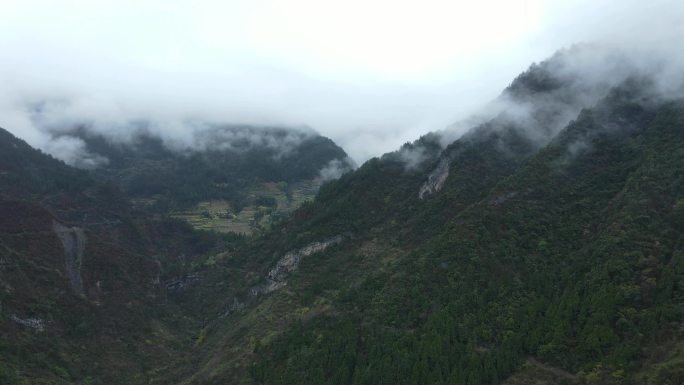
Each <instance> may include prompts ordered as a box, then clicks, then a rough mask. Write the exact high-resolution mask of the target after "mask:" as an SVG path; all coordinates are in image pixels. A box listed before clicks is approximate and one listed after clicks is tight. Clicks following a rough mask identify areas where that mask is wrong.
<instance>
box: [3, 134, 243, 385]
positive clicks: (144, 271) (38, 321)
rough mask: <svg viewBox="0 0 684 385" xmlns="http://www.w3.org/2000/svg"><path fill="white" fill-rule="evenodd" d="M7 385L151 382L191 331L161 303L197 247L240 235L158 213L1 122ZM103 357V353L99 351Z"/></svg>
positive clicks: (222, 242)
mask: <svg viewBox="0 0 684 385" xmlns="http://www.w3.org/2000/svg"><path fill="white" fill-rule="evenodd" d="M0 154H1V155H0V157H1V160H0V312H1V314H2V316H1V317H0V325H1V326H0V333H1V334H2V343H0V357H2V359H0V383H3V384H22V383H31V384H33V383H41V384H48V383H65V382H67V381H69V379H78V381H79V383H88V382H89V381H91V380H90V379H92V378H97V382H96V383H121V382H140V381H143V380H142V379H141V378H145V377H141V375H140V373H145V371H146V370H148V365H149V362H151V361H155V362H156V361H159V360H162V359H163V358H164V357H166V356H168V355H170V354H173V349H171V346H172V345H167V346H164V347H156V346H153V347H150V346H148V345H146V344H145V338H147V336H148V334H149V333H162V332H163V333H165V334H164V335H165V338H167V340H168V341H169V342H175V343H179V342H178V341H182V340H183V338H187V336H185V335H184V334H183V333H181V332H180V331H182V330H184V329H182V328H172V327H169V326H167V325H168V324H169V323H171V324H184V323H189V324H193V323H192V322H194V321H192V320H191V319H190V318H189V317H187V316H184V315H183V313H182V312H181V311H173V310H171V308H170V307H168V306H166V307H162V305H163V304H165V303H167V302H168V297H169V296H172V295H173V291H174V290H176V288H175V287H174V283H175V282H181V283H186V281H187V283H188V284H191V281H192V279H191V278H192V277H193V276H192V275H190V276H188V274H187V271H188V269H189V266H190V264H191V263H192V261H193V258H195V257H196V256H198V255H201V254H202V253H207V252H210V251H211V250H213V249H215V248H217V247H222V248H225V247H226V246H228V245H230V244H234V243H239V242H240V241H241V239H240V238H235V237H233V238H231V237H228V236H218V235H216V234H212V233H206V232H194V231H193V230H192V229H191V228H190V227H189V226H188V225H186V224H184V223H183V222H180V221H178V220H173V219H160V220H149V219H147V217H148V216H147V215H146V213H144V212H140V211H137V210H135V209H134V208H132V207H131V206H130V205H129V203H128V198H127V197H126V195H125V194H124V193H123V192H122V191H120V190H119V189H118V188H117V187H116V186H115V185H112V184H109V183H104V182H100V181H98V180H96V179H94V178H92V177H91V175H90V174H89V173H88V172H86V171H83V170H79V169H75V168H73V167H70V166H67V165H66V164H64V163H63V162H61V161H58V160H56V159H54V158H52V157H50V156H48V155H46V154H43V153H41V152H40V151H38V150H35V149H33V148H31V147H30V146H29V145H27V144H26V143H25V142H24V141H22V140H20V139H18V138H16V137H14V136H12V135H11V134H10V133H9V132H7V131H5V130H2V129H0ZM96 357H97V358H96Z"/></svg>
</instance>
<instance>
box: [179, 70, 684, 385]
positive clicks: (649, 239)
mask: <svg viewBox="0 0 684 385" xmlns="http://www.w3.org/2000/svg"><path fill="white" fill-rule="evenodd" d="M542 68H543V66H542ZM531 71H540V69H539V67H533V69H531ZM542 71H543V69H542ZM527 76H529V74H528V75H527ZM524 77H525V76H523V77H522V78H524ZM518 81H525V80H520V79H519V80H518ZM560 87H562V85H560ZM651 89H652V83H651V81H650V80H649V79H648V78H644V77H641V76H634V77H629V78H625V79H624V80H622V81H620V82H619V84H617V85H615V86H612V87H609V88H608V89H606V93H605V95H604V97H603V98H601V99H599V100H597V102H596V103H595V104H593V105H590V106H586V108H584V109H581V112H580V109H578V115H577V116H576V118H575V119H574V120H572V121H571V122H569V124H567V125H566V126H564V127H563V128H562V129H561V128H558V129H553V128H549V130H548V134H544V135H542V136H541V137H539V136H537V137H534V136H530V135H527V134H526V133H527V130H528V129H529V126H526V125H525V124H522V123H521V121H519V120H514V119H507V118H506V117H505V116H499V117H497V118H495V119H493V120H492V121H490V122H488V123H485V124H484V125H482V126H479V127H477V128H475V129H474V130H473V131H471V132H470V133H469V134H467V135H465V136H464V137H463V138H461V139H460V140H458V141H456V142H454V143H453V144H452V145H450V146H449V147H448V148H447V149H445V150H444V151H443V152H442V153H441V155H439V156H433V157H432V158H428V159H427V160H426V162H425V164H423V165H421V166H420V167H417V168H407V167H406V164H405V163H403V162H401V160H400V158H401V156H400V155H399V154H395V155H388V156H386V157H383V158H382V159H373V160H371V161H369V162H367V163H366V164H364V165H363V166H362V167H361V168H360V169H358V170H357V171H355V172H353V173H351V174H347V175H346V176H343V177H342V178H341V179H340V180H338V181H335V182H332V183H330V184H327V185H325V186H323V188H322V189H321V191H320V192H319V194H318V196H317V198H316V200H315V201H314V202H313V203H312V204H309V205H305V206H304V207H303V208H301V209H300V210H298V211H297V212H296V213H295V215H294V216H293V218H292V219H291V220H290V221H289V223H288V224H286V225H285V226H284V227H283V228H282V229H281V230H280V231H277V232H273V233H271V234H268V235H266V236H265V237H263V238H262V239H259V240H255V241H254V242H253V243H252V244H251V245H250V247H249V249H245V250H238V251H237V252H236V253H234V254H231V255H229V256H226V257H225V258H224V259H221V260H219V261H218V262H217V263H216V264H215V265H213V266H212V270H213V273H212V279H210V280H208V281H207V283H209V282H213V283H214V284H213V286H204V287H201V288H198V296H200V297H201V298H207V299H204V300H203V303H202V305H201V306H202V307H204V308H206V309H211V310H210V311H211V312H214V313H216V314H221V311H220V309H221V308H225V309H228V310H231V309H232V310H231V311H227V312H225V313H223V316H222V317H216V318H214V320H212V321H211V322H210V323H209V324H208V325H207V327H206V328H205V329H203V338H202V345H201V346H199V347H197V349H196V350H195V352H193V353H191V355H192V358H189V357H188V358H187V359H188V360H192V362H193V366H192V368H191V369H187V368H183V369H181V372H182V373H184V374H185V375H187V376H189V377H188V380H187V382H188V383H220V382H221V381H226V380H229V381H234V382H244V383H252V382H253V383H268V384H271V383H274V384H301V383H311V384H321V383H331V384H333V383H334V384H350V383H351V384H377V383H388V384H398V383H407V384H447V383H449V384H461V383H462V384H496V383H501V382H502V381H504V380H506V379H507V378H509V377H510V376H512V375H513V377H510V380H509V382H510V383H525V382H526V381H533V380H535V379H539V380H545V381H547V383H557V382H561V381H564V382H566V383H583V382H589V383H616V384H617V383H654V384H656V383H665V382H666V381H669V383H673V384H675V383H681V382H682V365H681V362H682V356H681V351H682V349H681V343H682V324H681V320H682V316H683V314H682V304H683V300H684V293H683V289H684V286H683V284H684V281H683V280H684V270H683V266H682V249H681V241H682V239H681V234H682V232H681V230H682V229H681V223H680V222H681V218H682V214H683V213H682V212H681V207H680V206H681V203H682V202H681V201H682V199H683V198H684V186H683V185H682V183H683V181H682V177H681V175H684V174H682V171H684V157H683V155H684V136H683V135H682V134H683V133H684V132H683V130H684V109H683V108H684V105H683V104H682V102H681V101H680V100H662V99H659V98H657V97H654V96H653V93H652V92H651ZM532 92H539V93H540V94H541V96H543V95H544V92H545V89H544V88H542V89H540V90H533V91H532ZM554 108H555V107H554ZM551 112H553V111H552V110H551ZM535 119H537V121H536V122H535V124H540V125H542V126H543V125H544V122H548V121H549V120H548V119H549V118H548V116H547V115H544V114H542V115H541V117H537V118H535ZM547 127H549V126H547ZM422 140H423V141H429V140H430V138H429V137H427V138H424V139H422ZM415 145H420V141H419V142H417V143H415V144H413V146H415ZM443 159H447V160H446V162H448V167H440V162H442V161H443ZM440 169H441V171H440ZM445 169H447V170H448V174H447V175H446V176H445V178H444V181H443V183H442V185H441V187H440V188H438V189H435V191H432V192H430V193H429V194H421V191H424V186H425V184H426V183H429V182H430V174H431V173H434V172H435V171H439V172H444V170H445ZM434 180H435V179H433V181H434ZM334 235H341V236H343V237H344V238H345V241H343V242H341V243H339V244H337V245H335V246H331V247H330V248H329V249H326V250H325V251H322V252H320V253H317V254H314V255H311V256H307V257H306V258H303V259H302V260H301V262H299V264H298V266H297V267H298V268H297V270H296V271H295V272H294V273H292V274H291V275H289V277H288V280H287V284H286V286H284V287H283V288H281V289H280V290H277V291H275V292H272V293H269V294H267V295H265V296H264V295H261V296H256V297H254V296H251V295H250V293H249V291H248V290H247V289H248V288H249V287H253V286H254V285H257V284H258V283H259V282H261V281H263V280H264V279H265V278H264V277H266V276H267V275H269V271H272V270H271V269H272V268H273V267H274V266H277V265H276V262H278V260H279V258H281V257H282V256H283V255H284V254H285V252H286V251H287V250H293V249H297V248H298V247H301V246H303V245H306V244H308V243H310V242H314V241H316V240H323V239H327V238H329V237H331V236H334ZM210 293H214V294H217V293H220V294H219V296H220V297H221V298H222V300H220V301H219V303H220V304H217V303H216V301H214V300H212V299H211V298H209V297H208V296H209V295H210ZM224 293H225V294H224ZM231 304H239V306H232V307H231ZM212 306H216V307H212Z"/></svg>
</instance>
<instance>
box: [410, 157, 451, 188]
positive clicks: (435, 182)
mask: <svg viewBox="0 0 684 385" xmlns="http://www.w3.org/2000/svg"><path fill="white" fill-rule="evenodd" d="M453 160H454V154H452V153H444V154H442V156H441V157H440V159H439V163H437V167H435V169H434V170H432V172H431V173H430V174H429V175H428V178H427V180H426V181H425V183H423V185H422V186H420V190H419V191H418V198H419V199H423V198H425V197H426V196H428V195H430V194H432V193H435V192H437V191H439V190H441V189H442V186H444V182H446V180H447V178H448V177H449V166H450V165H451V162H452V161H453Z"/></svg>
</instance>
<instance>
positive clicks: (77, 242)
mask: <svg viewBox="0 0 684 385" xmlns="http://www.w3.org/2000/svg"><path fill="white" fill-rule="evenodd" d="M52 229H53V230H54V232H55V234H57V237H58V238H59V240H60V241H61V242H62V246H63V247H64V266H65V270H66V275H67V278H68V279H69V282H70V283H71V287H72V288H73V289H74V292H76V294H78V295H83V279H82V278H81V265H82V263H83V251H84V250H85V245H86V236H85V232H84V231H83V229H82V228H80V227H68V226H65V225H63V224H61V223H59V222H57V221H52Z"/></svg>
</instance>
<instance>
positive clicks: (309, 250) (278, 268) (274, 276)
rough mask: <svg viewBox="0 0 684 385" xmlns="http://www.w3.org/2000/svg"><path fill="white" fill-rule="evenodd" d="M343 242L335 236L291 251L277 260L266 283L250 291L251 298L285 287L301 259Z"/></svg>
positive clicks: (339, 237)
mask: <svg viewBox="0 0 684 385" xmlns="http://www.w3.org/2000/svg"><path fill="white" fill-rule="evenodd" d="M343 240H344V237H343V236H342V235H336V236H334V237H332V238H328V239H326V240H324V241H321V242H312V243H309V244H308V245H306V246H304V247H302V248H301V249H297V250H292V251H289V252H288V253H286V254H285V255H284V256H283V257H282V258H280V259H279V260H278V262H277V263H276V265H275V266H274V267H273V268H272V269H271V270H270V271H269V272H268V275H267V277H266V282H265V283H263V284H260V285H257V286H255V287H253V288H252V289H251V293H252V295H253V296H257V295H259V294H268V293H270V292H272V291H275V290H278V289H280V288H281V287H283V286H285V285H287V279H288V278H289V277H290V276H291V275H292V273H294V271H295V270H297V267H299V262H300V261H301V259H302V258H303V257H306V256H309V255H311V254H314V253H318V252H321V251H323V250H325V249H327V248H328V247H329V246H332V245H336V244H338V243H340V242H342V241H343Z"/></svg>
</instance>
